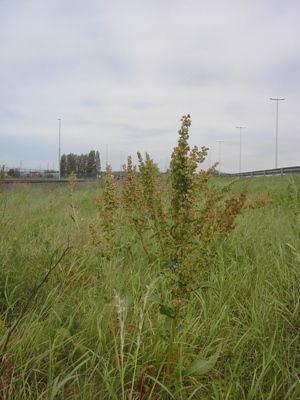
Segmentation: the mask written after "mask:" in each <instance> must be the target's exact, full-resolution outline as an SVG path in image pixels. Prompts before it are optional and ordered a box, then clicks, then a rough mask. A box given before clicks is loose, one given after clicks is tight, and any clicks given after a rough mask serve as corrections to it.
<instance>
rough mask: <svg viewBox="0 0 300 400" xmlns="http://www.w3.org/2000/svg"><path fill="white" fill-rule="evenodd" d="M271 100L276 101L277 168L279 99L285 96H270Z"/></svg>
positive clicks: (276, 158) (276, 152) (276, 153)
mask: <svg viewBox="0 0 300 400" xmlns="http://www.w3.org/2000/svg"><path fill="white" fill-rule="evenodd" d="M270 100H275V101H276V150H275V168H277V160H278V101H279V100H285V97H270Z"/></svg>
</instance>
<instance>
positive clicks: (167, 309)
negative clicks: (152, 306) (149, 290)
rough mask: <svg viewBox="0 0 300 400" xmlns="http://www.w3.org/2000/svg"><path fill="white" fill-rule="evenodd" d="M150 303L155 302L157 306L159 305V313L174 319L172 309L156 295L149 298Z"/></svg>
mask: <svg viewBox="0 0 300 400" xmlns="http://www.w3.org/2000/svg"><path fill="white" fill-rule="evenodd" d="M148 301H153V302H154V303H156V304H159V312H160V313H161V315H166V316H167V317H170V318H174V311H173V310H172V308H170V307H168V306H166V305H165V304H164V302H163V300H162V299H161V298H160V297H158V296H155V295H152V296H149V297H148Z"/></svg>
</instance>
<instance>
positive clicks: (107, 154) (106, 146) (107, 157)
mask: <svg viewBox="0 0 300 400" xmlns="http://www.w3.org/2000/svg"><path fill="white" fill-rule="evenodd" d="M106 166H108V144H107V145H106Z"/></svg>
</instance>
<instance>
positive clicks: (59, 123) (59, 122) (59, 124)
mask: <svg viewBox="0 0 300 400" xmlns="http://www.w3.org/2000/svg"><path fill="white" fill-rule="evenodd" d="M60 128H61V119H60V118H58V179H60V172H61V171H60Z"/></svg>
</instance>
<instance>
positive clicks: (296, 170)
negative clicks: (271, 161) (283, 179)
mask: <svg viewBox="0 0 300 400" xmlns="http://www.w3.org/2000/svg"><path fill="white" fill-rule="evenodd" d="M286 174H300V166H299V167H285V168H273V169H264V170H261V171H250V172H237V173H235V174H227V173H221V175H220V177H224V178H227V177H239V176H268V175H281V176H283V175H286Z"/></svg>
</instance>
